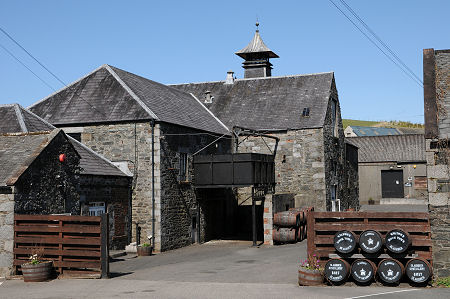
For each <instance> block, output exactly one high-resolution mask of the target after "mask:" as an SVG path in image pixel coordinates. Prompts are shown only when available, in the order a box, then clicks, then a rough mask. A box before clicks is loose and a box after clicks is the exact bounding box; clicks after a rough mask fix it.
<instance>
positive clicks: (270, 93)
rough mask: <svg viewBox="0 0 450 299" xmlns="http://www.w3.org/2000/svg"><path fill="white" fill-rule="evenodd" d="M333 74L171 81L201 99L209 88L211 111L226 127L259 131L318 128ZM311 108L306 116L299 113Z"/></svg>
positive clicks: (330, 88)
mask: <svg viewBox="0 0 450 299" xmlns="http://www.w3.org/2000/svg"><path fill="white" fill-rule="evenodd" d="M333 80H334V73H333V72H328V73H320V74H311V75H296V76H283V77H265V78H251V79H236V80H235V81H234V83H233V84H224V83H225V81H216V82H204V83H187V84H174V85H171V86H172V87H174V88H177V89H180V90H182V91H185V92H189V93H192V94H194V95H195V96H196V97H197V98H198V99H199V100H200V101H202V102H204V100H205V92H206V91H211V96H213V97H214V98H213V100H212V104H206V103H205V106H206V107H208V108H209V109H210V110H211V112H212V113H213V114H214V115H216V116H217V117H218V118H219V119H220V120H221V121H223V122H224V123H225V125H226V126H228V128H232V127H233V126H241V127H246V128H250V129H260V130H286V129H306V128H321V127H323V125H324V121H325V115H326V111H327V108H328V101H329V97H330V94H331V90H332V84H333ZM304 108H310V114H309V116H308V117H304V116H302V111H303V109H304Z"/></svg>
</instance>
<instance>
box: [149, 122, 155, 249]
mask: <svg viewBox="0 0 450 299" xmlns="http://www.w3.org/2000/svg"><path fill="white" fill-rule="evenodd" d="M150 124H151V126H152V246H153V249H155V120H154V119H153V120H152V121H151V122H150Z"/></svg>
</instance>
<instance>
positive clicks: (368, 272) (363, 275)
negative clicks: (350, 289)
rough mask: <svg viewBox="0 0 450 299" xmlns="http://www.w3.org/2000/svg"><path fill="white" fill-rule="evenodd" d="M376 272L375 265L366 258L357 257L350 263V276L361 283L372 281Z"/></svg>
mask: <svg viewBox="0 0 450 299" xmlns="http://www.w3.org/2000/svg"><path fill="white" fill-rule="evenodd" d="M376 272H377V266H376V265H375V263H374V262H372V261H371V260H368V259H357V260H355V261H354V262H353V263H352V270H351V273H352V277H353V279H354V280H355V281H356V282H358V283H361V284H367V283H369V282H371V281H372V279H374V277H375V273H376Z"/></svg>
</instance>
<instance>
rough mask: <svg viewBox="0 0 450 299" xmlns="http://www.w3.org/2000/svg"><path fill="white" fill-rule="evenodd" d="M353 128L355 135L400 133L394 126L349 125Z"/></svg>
mask: <svg viewBox="0 0 450 299" xmlns="http://www.w3.org/2000/svg"><path fill="white" fill-rule="evenodd" d="M350 127H351V128H352V129H353V133H355V134H356V136H360V137H362V136H385V135H401V134H402V132H400V131H399V130H397V129H396V128H383V127H363V126H350Z"/></svg>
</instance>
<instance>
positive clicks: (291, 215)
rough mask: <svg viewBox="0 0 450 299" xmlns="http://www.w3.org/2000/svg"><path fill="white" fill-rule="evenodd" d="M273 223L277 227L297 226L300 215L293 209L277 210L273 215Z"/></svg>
mask: <svg viewBox="0 0 450 299" xmlns="http://www.w3.org/2000/svg"><path fill="white" fill-rule="evenodd" d="M273 224H275V225H277V226H279V227H298V226H300V216H299V215H298V213H297V212H294V211H286V212H278V213H275V215H273Z"/></svg>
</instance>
